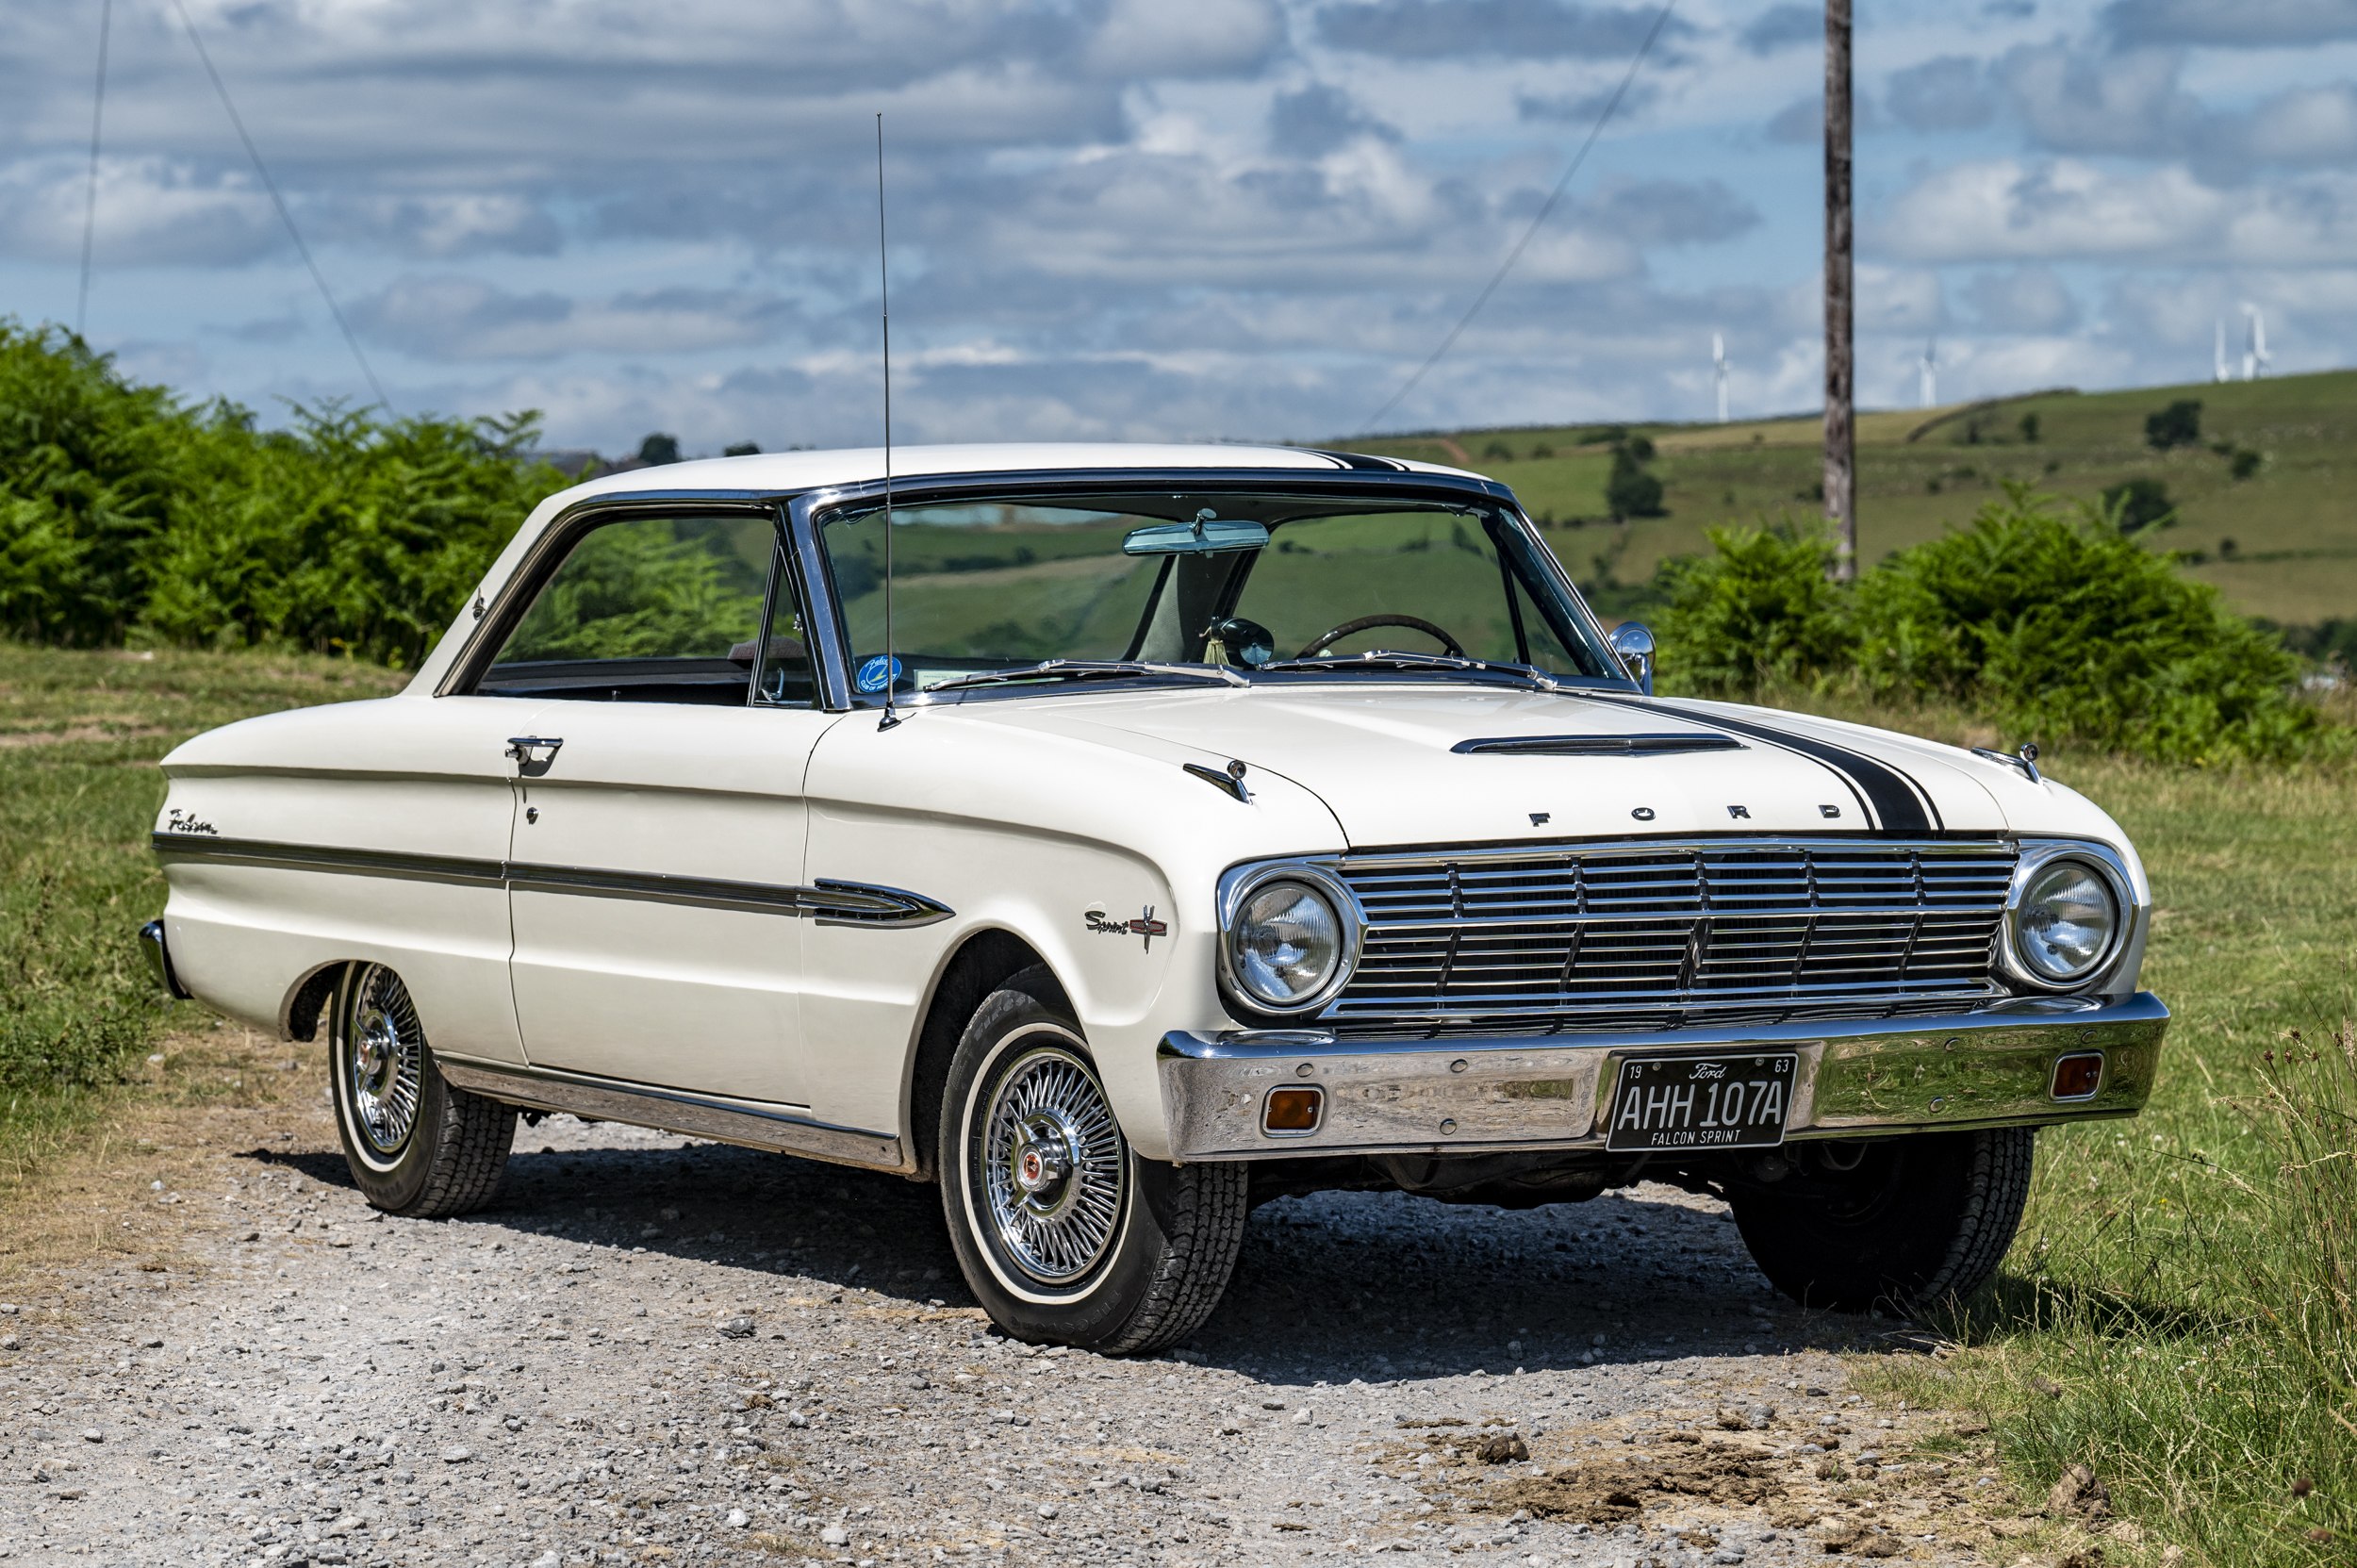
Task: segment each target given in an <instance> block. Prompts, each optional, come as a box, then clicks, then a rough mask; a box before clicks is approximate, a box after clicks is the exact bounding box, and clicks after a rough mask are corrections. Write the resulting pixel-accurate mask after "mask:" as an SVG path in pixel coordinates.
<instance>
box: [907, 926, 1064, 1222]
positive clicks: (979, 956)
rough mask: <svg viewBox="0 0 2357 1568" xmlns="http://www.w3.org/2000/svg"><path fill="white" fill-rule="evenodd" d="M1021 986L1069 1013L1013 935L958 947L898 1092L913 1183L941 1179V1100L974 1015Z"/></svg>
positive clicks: (1035, 954) (1035, 956)
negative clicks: (985, 1002) (994, 996)
mask: <svg viewBox="0 0 2357 1568" xmlns="http://www.w3.org/2000/svg"><path fill="white" fill-rule="evenodd" d="M1018 978H1019V979H1020V980H1021V981H1022V982H1023V984H1022V987H1021V988H1022V989H1024V990H1027V991H1031V992H1032V993H1033V994H1034V995H1037V996H1039V997H1040V998H1041V999H1042V1000H1044V1001H1047V1002H1048V1003H1049V1004H1050V1005H1051V1006H1055V1007H1058V1008H1062V1009H1064V1010H1065V1011H1069V1010H1070V1007H1071V1002H1070V999H1069V998H1068V997H1067V996H1066V995H1065V992H1064V988H1063V982H1062V981H1059V980H1058V979H1057V978H1056V975H1055V971H1054V970H1052V969H1051V968H1049V967H1048V966H1047V964H1046V963H1045V962H1044V961H1043V960H1042V959H1041V958H1040V956H1039V951H1038V949H1035V948H1033V947H1032V946H1031V945H1030V943H1029V942H1026V941H1025V940H1023V938H1022V937H1020V936H1017V935H1016V934H1015V933H1013V932H1011V931H1007V930H1004V929H1003V928H999V927H992V928H990V929H988V930H984V931H978V932H975V933H972V934H971V935H969V936H967V937H966V938H965V939H964V942H962V943H961V944H960V945H959V947H958V949H957V951H956V952H954V953H952V954H951V955H950V956H949V961H948V963H947V964H945V965H943V966H942V968H941V976H940V978H939V979H938V980H936V981H935V982H933V991H932V995H931V997H930V998H928V999H927V1000H926V1004H925V1021H924V1023H923V1024H922V1025H921V1026H919V1028H918V1030H917V1035H916V1054H915V1059H914V1060H913V1061H912V1062H911V1063H910V1065H909V1072H908V1076H907V1079H906V1081H905V1082H904V1083H903V1084H902V1086H901V1092H900V1101H901V1117H902V1125H904V1126H905V1127H907V1129H908V1130H909V1141H908V1148H909V1152H910V1153H911V1155H912V1156H914V1158H915V1165H916V1168H915V1170H914V1171H912V1172H910V1173H909V1176H910V1180H915V1181H937V1180H940V1179H941V1161H940V1153H941V1151H940V1148H939V1147H938V1146H939V1144H940V1141H941V1096H942V1090H943V1089H944V1088H945V1087H946V1086H947V1085H948V1081H949V1063H950V1060H951V1059H952V1058H953V1057H955V1056H956V1055H957V1052H958V1040H959V1038H960V1036H962V1035H964V1032H965V1026H966V1024H967V1022H968V1021H969V1020H970V1019H972V1018H973V1016H974V1010H975V1009H976V1008H978V1007H980V1006H981V1004H982V999H983V998H984V997H987V996H989V995H990V994H991V993H992V992H993V991H997V990H999V989H1000V988H1002V987H1004V986H1007V985H1011V984H1014V983H1015V982H1016V981H1017V980H1018Z"/></svg>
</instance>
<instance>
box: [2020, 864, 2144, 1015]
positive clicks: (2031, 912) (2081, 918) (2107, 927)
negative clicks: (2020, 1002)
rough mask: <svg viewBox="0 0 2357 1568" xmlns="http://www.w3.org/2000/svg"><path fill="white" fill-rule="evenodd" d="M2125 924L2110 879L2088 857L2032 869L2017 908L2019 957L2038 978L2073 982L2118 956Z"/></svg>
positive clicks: (2058, 981)
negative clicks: (2117, 944)
mask: <svg viewBox="0 0 2357 1568" xmlns="http://www.w3.org/2000/svg"><path fill="white" fill-rule="evenodd" d="M2119 926H2120V920H2119V897H2118V894H2116V893H2115V892H2113V890H2112V884H2111V879H2110V878H2108V877H2106V876H2105V875H2104V874H2103V873H2102V871H2099V870H2097V869H2096V868H2095V867H2093V866H2091V865H2089V864H2088V863H2087V862H2085V861H2083V860H2070V859H2059V860H2053V861H2050V862H2049V863H2047V864H2046V865H2044V866H2042V867H2038V868H2037V869H2036V870H2035V871H2033V872H2031V873H2030V876H2029V880H2028V881H2027V882H2026V883H2023V884H2022V888H2021V898H2020V900H2019V902H2018V903H2017V904H2016V905H2015V906H2014V916H2013V950H2014V955H2015V956H2016V957H2017V958H2019V960H2020V961H2021V966H2022V967H2023V968H2024V969H2026V970H2028V971H2029V973H2030V975H2031V977H2032V978H2034V979H2036V980H2040V981H2043V982H2047V983H2049V984H2052V985H2068V984H2070V983H2072V982H2076V981H2082V980H2085V979H2087V978H2088V977H2089V976H2091V975H2093V974H2094V973H2095V971H2096V970H2097V969H2099V968H2101V967H2102V966H2103V964H2104V962H2105V961H2106V960H2108V959H2109V958H2110V957H2111V956H2112V952H2113V950H2114V948H2115V946H2116V942H2117V938H2118V934H2119Z"/></svg>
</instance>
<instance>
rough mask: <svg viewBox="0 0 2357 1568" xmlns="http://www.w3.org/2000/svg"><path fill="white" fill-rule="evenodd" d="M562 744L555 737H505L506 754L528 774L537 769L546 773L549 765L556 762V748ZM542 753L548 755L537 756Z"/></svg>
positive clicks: (562, 742) (562, 743) (560, 739)
mask: <svg viewBox="0 0 2357 1568" xmlns="http://www.w3.org/2000/svg"><path fill="white" fill-rule="evenodd" d="M564 744H565V742H564V740H563V739H562V738H561V737H557V736H551V735H510V736H508V737H507V754H508V755H509V756H511V757H513V758H515V759H516V761H517V762H518V763H519V764H520V765H521V766H522V767H523V770H524V771H525V772H527V773H530V772H532V771H533V769H535V768H537V769H539V771H540V772H543V773H545V772H547V771H548V768H549V764H551V763H552V762H554V761H555V760H556V752H557V748H559V747H561V746H563V745H564ZM542 751H546V752H547V753H548V755H546V756H541V755H539V754H538V753H539V752H542Z"/></svg>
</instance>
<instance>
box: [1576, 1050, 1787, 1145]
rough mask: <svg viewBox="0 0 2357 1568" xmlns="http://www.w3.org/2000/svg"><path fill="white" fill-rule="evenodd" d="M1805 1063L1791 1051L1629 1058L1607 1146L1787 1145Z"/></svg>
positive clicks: (1623, 1066) (1616, 1097)
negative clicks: (1798, 1069) (1798, 1068)
mask: <svg viewBox="0 0 2357 1568" xmlns="http://www.w3.org/2000/svg"><path fill="white" fill-rule="evenodd" d="M1799 1060H1800V1059H1799V1058H1798V1057H1796V1056H1793V1055H1791V1054H1789V1053H1783V1054H1778V1055H1757V1056H1673V1057H1634V1058H1628V1059H1625V1060H1624V1061H1623V1062H1622V1063H1621V1076H1620V1081H1619V1082H1618V1083H1617V1084H1616V1085H1615V1086H1614V1090H1613V1095H1612V1125H1611V1129H1610V1131H1608V1132H1607V1134H1606V1137H1605V1147H1607V1148H1611V1149H1646V1148H1773V1147H1775V1146H1776V1145H1778V1144H1781V1143H1782V1142H1784V1118H1785V1113H1786V1112H1787V1111H1788V1110H1789V1109H1790V1108H1791V1105H1792V1074H1793V1070H1794V1066H1795V1064H1796V1063H1797V1062H1798V1061H1799Z"/></svg>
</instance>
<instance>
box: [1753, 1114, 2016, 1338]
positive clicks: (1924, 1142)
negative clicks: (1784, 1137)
mask: <svg viewBox="0 0 2357 1568" xmlns="http://www.w3.org/2000/svg"><path fill="white" fill-rule="evenodd" d="M2035 1137H2036V1129H2034V1128H2027V1127H2006V1128H1997V1129H1992V1130H1990V1131H1983V1132H1931V1133H1921V1134H1918V1135H1917V1136H1914V1137H1908V1138H1889V1139H1882V1140H1877V1141H1875V1142H1871V1143H1809V1144H1803V1145H1796V1146H1793V1147H1792V1148H1791V1149H1789V1150H1788V1153H1790V1154H1792V1155H1794V1156H1796V1157H1797V1160H1798V1164H1799V1165H1800V1169H1799V1170H1798V1171H1796V1172H1795V1173H1794V1174H1793V1175H1791V1176H1789V1177H1787V1178H1786V1179H1785V1180H1784V1181H1781V1182H1778V1183H1775V1184H1774V1185H1771V1186H1744V1187H1739V1188H1738V1189H1736V1191H1735V1193H1734V1195H1733V1203H1734V1208H1735V1223H1736V1226H1737V1229H1739V1230H1741V1232H1742V1234H1743V1244H1744V1246H1748V1247H1749V1248H1750V1249H1751V1254H1752V1257H1753V1259H1754V1260H1755V1261H1756V1262H1757V1263H1758V1264H1759V1266H1760V1270H1761V1272H1763V1273H1765V1274H1766V1275H1767V1276H1768V1278H1769V1279H1770V1281H1771V1282H1772V1283H1773V1284H1774V1285H1775V1287H1776V1289H1778V1290H1780V1291H1782V1292H1783V1293H1784V1294H1785V1295H1787V1296H1790V1297H1791V1298H1792V1299H1793V1300H1795V1301H1798V1302H1800V1303H1801V1304H1802V1305H1804V1306H1808V1307H1826V1308H1831V1309H1833V1310H1834V1311H1837V1312H1870V1311H1872V1310H1874V1309H1876V1308H1881V1309H1885V1310H1888V1311H1895V1312H1913V1311H1916V1310H1919V1309H1920V1308H1924V1307H1928V1306H1931V1305H1933V1304H1934V1303H1936V1302H1940V1301H1945V1300H1949V1299H1952V1298H1953V1299H1962V1298H1964V1297H1967V1296H1971V1295H1973V1294H1974V1293H1975V1292H1977V1291H1979V1290H1980V1289H1981V1288H1982V1287H1983V1286H1984V1285H1986V1284H1987V1283H1988V1282H1989V1280H1990V1279H1993V1278H1994V1277H1995V1276H1996V1273H1997V1265H1998V1263H2001V1262H2003V1259H2004V1256H2005V1252H2006V1249H2007V1248H2008V1247H2010V1246H2012V1245H2013V1235H2014V1231H2015V1230H2017V1229H2019V1226H2020V1224H2021V1207H2022V1204H2023V1203H2024V1202H2025V1201H2026V1200H2027V1199H2028V1197H2029V1195H2030V1162H2031V1154H2032V1151H2033V1143H2034V1139H2035Z"/></svg>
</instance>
